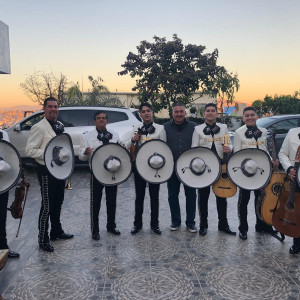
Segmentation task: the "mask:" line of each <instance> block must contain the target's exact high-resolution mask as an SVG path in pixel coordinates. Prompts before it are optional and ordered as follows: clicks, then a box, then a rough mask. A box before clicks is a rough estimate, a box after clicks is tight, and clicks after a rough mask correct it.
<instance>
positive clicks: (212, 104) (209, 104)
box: [204, 103, 218, 111]
mask: <svg viewBox="0 0 300 300" xmlns="http://www.w3.org/2000/svg"><path fill="white" fill-rule="evenodd" d="M209 106H212V107H214V108H215V109H216V111H218V108H217V104H215V103H207V104H206V105H205V106H204V110H206V108H207V107H209Z"/></svg>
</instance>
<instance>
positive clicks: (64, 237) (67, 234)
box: [50, 232, 74, 241]
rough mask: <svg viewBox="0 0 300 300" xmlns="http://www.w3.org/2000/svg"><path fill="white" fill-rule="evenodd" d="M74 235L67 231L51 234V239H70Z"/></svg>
mask: <svg viewBox="0 0 300 300" xmlns="http://www.w3.org/2000/svg"><path fill="white" fill-rule="evenodd" d="M73 237H74V234H70V233H65V232H63V233H62V234H59V235H50V240H51V241H55V240H68V239H71V238H73Z"/></svg>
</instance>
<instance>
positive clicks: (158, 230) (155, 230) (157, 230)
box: [151, 226, 161, 234]
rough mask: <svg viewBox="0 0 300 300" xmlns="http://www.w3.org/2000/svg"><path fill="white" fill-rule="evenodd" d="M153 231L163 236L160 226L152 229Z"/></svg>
mask: <svg viewBox="0 0 300 300" xmlns="http://www.w3.org/2000/svg"><path fill="white" fill-rule="evenodd" d="M151 229H152V230H153V232H154V233H156V234H161V230H160V228H159V227H158V226H157V227H151Z"/></svg>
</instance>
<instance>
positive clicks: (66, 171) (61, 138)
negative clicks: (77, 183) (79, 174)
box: [44, 133, 74, 180]
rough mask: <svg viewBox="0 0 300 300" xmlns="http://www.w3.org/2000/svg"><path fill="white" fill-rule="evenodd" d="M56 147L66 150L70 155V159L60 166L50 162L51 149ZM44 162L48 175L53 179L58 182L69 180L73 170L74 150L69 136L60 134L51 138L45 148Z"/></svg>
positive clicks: (51, 157)
mask: <svg viewBox="0 0 300 300" xmlns="http://www.w3.org/2000/svg"><path fill="white" fill-rule="evenodd" d="M56 146H59V147H64V148H66V149H68V150H69V151H70V153H72V157H71V158H70V159H69V160H68V161H67V162H66V163H64V164H62V165H61V166H58V165H57V164H56V163H55V162H52V159H53V148H54V147H56ZM44 160H45V165H46V167H47V169H48V171H49V173H50V174H51V175H52V176H53V177H55V178H56V179H59V180H65V179H67V178H69V177H70V176H71V175H72V172H73V169H74V150H73V144H72V139H71V137H70V135H69V134H67V133H62V134H60V135H57V136H55V137H54V138H52V139H51V140H50V141H49V142H48V144H47V146H46V148H45V153H44ZM51 162H52V164H51Z"/></svg>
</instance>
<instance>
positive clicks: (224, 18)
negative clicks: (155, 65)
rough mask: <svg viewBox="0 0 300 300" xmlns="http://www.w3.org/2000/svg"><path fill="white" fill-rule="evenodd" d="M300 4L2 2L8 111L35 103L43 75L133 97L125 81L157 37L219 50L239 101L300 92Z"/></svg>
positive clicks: (1, 93)
mask: <svg viewBox="0 0 300 300" xmlns="http://www.w3.org/2000/svg"><path fill="white" fill-rule="evenodd" d="M299 10H300V1H299V0H287V1H282V0H280V1H277V0H274V1H273V0H248V1H246V0H231V1H229V0H228V1H227V0H214V1H210V0H206V1H204V0H186V1H184V0H181V1H177V0H151V1H143V0H127V1H125V0H116V1H115V0H106V1H102V0H85V1H83V0H51V1H41V0H0V20H1V21H2V22H4V23H6V24H7V25H8V26H9V34H10V56H11V74H10V75H0V107H7V106H13V105H21V104H28V105H31V104H35V103H33V102H32V101H31V100H30V99H29V98H28V97H27V96H26V95H25V94H24V93H23V91H22V89H21V88H20V83H22V82H23V81H24V80H25V78H26V76H27V75H31V74H33V73H34V72H35V71H44V72H48V73H49V72H54V73H57V74H58V73H63V74H64V75H66V76H67V78H68V79H69V80H70V81H71V82H74V83H76V82H77V81H78V82H79V83H80V85H81V84H82V82H83V89H84V90H87V89H88V87H89V85H88V82H87V77H88V75H93V76H95V77H97V76H101V77H102V78H103V79H104V84H105V85H106V86H108V88H109V89H110V91H112V92H114V91H116V90H117V91H118V92H130V91H131V88H132V87H133V86H134V83H135V79H132V78H130V76H118V75H117V72H118V71H121V70H122V68H121V64H123V63H124V61H125V59H126V56H127V55H128V53H129V51H132V52H136V46H137V45H139V43H140V41H142V40H147V41H152V37H153V36H154V35H157V36H159V37H166V38H167V39H168V40H171V39H172V35H173V34H174V33H177V34H178V36H179V38H181V39H182V40H183V43H184V44H188V43H191V44H197V45H204V46H206V47H207V51H208V52H211V51H213V50H214V49H215V48H218V50H219V60H218V63H219V65H223V66H225V67H226V69H227V70H229V71H232V72H234V73H235V72H237V73H238V76H239V79H240V86H241V87H240V91H239V92H238V93H237V94H236V100H238V101H240V102H248V103H251V102H252V101H254V100H256V99H262V98H263V97H264V96H265V95H266V94H268V95H271V96H273V95H274V94H293V93H294V92H295V91H296V90H300V39H299V35H300V18H299Z"/></svg>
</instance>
